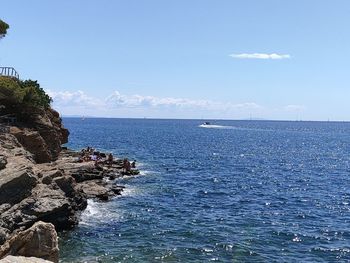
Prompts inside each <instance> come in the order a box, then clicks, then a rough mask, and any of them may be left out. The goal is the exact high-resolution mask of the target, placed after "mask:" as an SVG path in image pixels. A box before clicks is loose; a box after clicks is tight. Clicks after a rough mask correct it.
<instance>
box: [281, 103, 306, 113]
mask: <svg viewBox="0 0 350 263" xmlns="http://www.w3.org/2000/svg"><path fill="white" fill-rule="evenodd" d="M284 109H285V110H286V111H291V112H300V111H304V110H305V109H306V107H305V106H304V105H294V104H291V105H287V106H285V107H284Z"/></svg>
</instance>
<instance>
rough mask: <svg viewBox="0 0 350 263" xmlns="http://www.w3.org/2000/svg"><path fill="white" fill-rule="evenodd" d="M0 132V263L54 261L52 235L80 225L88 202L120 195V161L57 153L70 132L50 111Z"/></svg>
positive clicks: (36, 112)
mask: <svg viewBox="0 0 350 263" xmlns="http://www.w3.org/2000/svg"><path fill="white" fill-rule="evenodd" d="M0 130H1V133H0V262H45V260H49V261H51V262H58V245H57V233H56V231H61V230H65V229H71V228H73V227H74V226H75V225H77V224H78V223H79V215H80V212H81V211H82V210H84V209H85V208H86V206H87V199H88V198H97V199H99V200H101V201H107V200H109V199H110V198H112V197H113V196H116V195H120V194H121V192H122V191H123V186H118V185H116V184H115V183H114V179H116V178H117V177H120V176H123V175H124V174H125V173H124V172H123V161H122V160H116V159H114V160H113V161H112V162H106V161H103V160H102V161H101V162H99V163H98V165H97V163H96V162H94V161H84V162H81V160H79V159H80V158H79V157H80V153H79V152H75V151H71V150H68V149H64V150H62V148H61V145H62V144H64V143H66V142H67V141H68V135H69V132H68V130H66V129H65V128H64V127H63V126H62V123H61V119H60V117H59V115H58V113H57V112H56V111H54V110H52V109H48V110H37V109H35V110H34V109H33V110H32V111H31V112H30V114H28V116H27V117H26V118H25V121H22V122H18V123H16V124H12V125H8V124H7V125H4V124H1V125H0ZM13 256H22V258H20V257H18V258H14V257H13ZM23 257H26V258H23ZM29 257H31V258H29ZM38 258H41V259H38ZM11 260H12V261H11Z"/></svg>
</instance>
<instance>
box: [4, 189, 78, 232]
mask: <svg viewBox="0 0 350 263" xmlns="http://www.w3.org/2000/svg"><path fill="white" fill-rule="evenodd" d="M39 220H42V221H45V222H50V223H52V224H54V225H55V226H56V229H57V230H61V229H70V228H72V227H73V226H74V225H76V224H77V223H78V219H77V217H76V215H75V211H74V209H73V207H72V204H71V202H70V200H69V199H68V198H67V197H66V196H65V193H64V192H63V191H61V190H60V189H58V190H56V189H53V186H48V185H44V184H38V185H37V186H36V187H35V188H34V189H33V190H32V195H31V196H30V197H28V198H26V199H24V200H22V201H21V202H20V203H19V204H16V205H14V206H12V207H11V208H10V209H8V210H7V211H5V212H4V213H2V214H1V215H0V226H2V227H5V228H7V229H9V230H11V231H13V230H15V229H18V228H27V227H29V226H31V225H32V224H33V223H35V222H36V221H39Z"/></svg>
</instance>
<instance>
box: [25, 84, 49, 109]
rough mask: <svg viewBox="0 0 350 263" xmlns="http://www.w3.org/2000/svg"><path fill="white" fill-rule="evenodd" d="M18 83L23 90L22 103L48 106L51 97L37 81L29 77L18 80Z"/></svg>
mask: <svg viewBox="0 0 350 263" xmlns="http://www.w3.org/2000/svg"><path fill="white" fill-rule="evenodd" d="M19 83H20V86H21V87H22V89H23V90H24V92H25V95H24V98H23V103H25V104H29V105H32V106H38V107H44V108H48V107H49V106H50V103H51V102H52V98H51V97H50V96H49V95H47V94H46V92H45V91H44V90H43V89H42V88H41V87H40V84H39V83H38V81H36V80H35V81H34V80H30V79H29V80H24V81H21V80H20V81H19Z"/></svg>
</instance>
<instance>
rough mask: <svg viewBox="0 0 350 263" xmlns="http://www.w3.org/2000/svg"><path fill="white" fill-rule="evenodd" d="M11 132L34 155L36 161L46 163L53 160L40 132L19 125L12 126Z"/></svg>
mask: <svg viewBox="0 0 350 263" xmlns="http://www.w3.org/2000/svg"><path fill="white" fill-rule="evenodd" d="M10 132H11V134H13V135H14V136H15V137H16V138H17V139H18V141H19V142H20V143H21V144H22V145H23V147H24V148H25V149H27V150H28V151H29V152H31V153H32V154H33V155H34V159H35V161H36V162H38V163H45V162H49V161H51V159H52V155H51V152H50V151H49V149H48V147H47V144H46V142H45V141H44V139H43V137H41V135H40V133H39V132H37V131H32V130H30V129H19V128H17V127H11V129H10Z"/></svg>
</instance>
